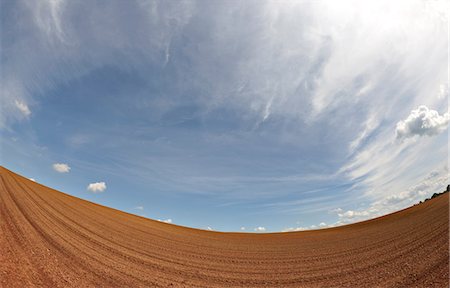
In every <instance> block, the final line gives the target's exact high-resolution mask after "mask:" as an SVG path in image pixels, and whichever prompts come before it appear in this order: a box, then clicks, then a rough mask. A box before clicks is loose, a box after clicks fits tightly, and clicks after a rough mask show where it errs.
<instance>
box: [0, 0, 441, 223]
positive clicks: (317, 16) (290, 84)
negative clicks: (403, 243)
mask: <svg viewBox="0 0 450 288" xmlns="http://www.w3.org/2000/svg"><path fill="white" fill-rule="evenodd" d="M336 2H337V1H292V2H291V1H285V2H279V1H264V2H260V1H245V2H242V1H177V2H175V1H169V2H167V1H143V0H142V1H108V3H107V4H106V3H105V2H102V1H85V2H73V1H66V0H52V1H50V0H48V1H45V0H43V1H2V2H1V5H2V7H1V13H2V15H1V16H2V17H1V47H2V52H1V66H2V70H1V72H2V73H1V76H0V77H1V83H2V88H1V89H2V90H1V100H0V101H1V103H0V104H1V112H2V113H1V114H0V135H1V140H0V141H1V142H0V145H1V146H0V148H1V150H0V152H1V155H0V156H1V158H0V160H1V164H2V165H3V166H5V167H7V168H9V169H11V170H13V171H15V172H18V173H20V174H22V175H24V176H26V177H29V178H33V179H35V180H36V181H37V182H39V183H42V184H45V185H47V186H50V187H53V188H55V189H58V190H61V191H63V192H66V193H69V194H72V195H74V196H77V197H81V198H83V199H87V200H90V201H94V202H96V203H100V204H103V205H107V206H110V207H113V208H117V209H120V210H123V211H127V212H130V213H134V214H138V215H144V216H145V217H149V218H152V219H160V220H165V221H168V220H169V219H170V221H171V222H172V223H175V224H179V225H185V226H191V227H197V228H202V229H207V228H208V227H209V228H212V229H214V230H219V231H246V232H255V231H256V232H274V231H292V230H304V229H314V228H322V227H329V226H335V225H342V224H346V223H352V222H355V221H361V220H364V219H368V218H372V217H376V216H379V215H383V214H386V213H388V212H391V211H395V210H398V209H401V208H404V207H407V206H409V205H411V204H413V203H416V202H418V201H420V200H422V199H424V198H425V197H428V196H429V195H431V194H432V193H434V192H439V191H441V190H442V189H444V187H445V185H446V183H447V182H448V129H447V127H448V122H449V120H450V116H449V113H448V15H447V10H448V9H447V8H448V7H447V6H448V3H446V2H445V1H396V2H395V3H390V2H392V1H364V3H361V1H339V3H336ZM91 184H92V185H91Z"/></svg>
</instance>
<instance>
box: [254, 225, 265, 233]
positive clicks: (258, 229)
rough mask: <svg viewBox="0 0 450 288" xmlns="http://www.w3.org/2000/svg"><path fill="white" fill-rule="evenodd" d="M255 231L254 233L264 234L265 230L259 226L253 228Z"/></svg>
mask: <svg viewBox="0 0 450 288" xmlns="http://www.w3.org/2000/svg"><path fill="white" fill-rule="evenodd" d="M255 231H256V232H265V231H266V228H265V227H261V226H259V227H256V228H255Z"/></svg>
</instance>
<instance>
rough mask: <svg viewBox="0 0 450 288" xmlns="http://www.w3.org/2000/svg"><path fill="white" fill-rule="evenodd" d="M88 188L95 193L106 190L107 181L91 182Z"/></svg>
mask: <svg viewBox="0 0 450 288" xmlns="http://www.w3.org/2000/svg"><path fill="white" fill-rule="evenodd" d="M87 190H89V191H91V192H93V193H101V192H103V191H105V190H106V183H105V182H96V183H90V184H89V185H88V187H87Z"/></svg>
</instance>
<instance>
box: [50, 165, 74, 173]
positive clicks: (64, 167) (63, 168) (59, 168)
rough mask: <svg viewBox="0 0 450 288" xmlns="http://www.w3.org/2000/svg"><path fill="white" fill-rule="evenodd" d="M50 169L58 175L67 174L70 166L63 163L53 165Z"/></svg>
mask: <svg viewBox="0 0 450 288" xmlns="http://www.w3.org/2000/svg"><path fill="white" fill-rule="evenodd" d="M52 167H53V170H55V171H56V172H59V173H68V172H69V171H70V166H69V165H67V164H64V163H55V164H53V165H52Z"/></svg>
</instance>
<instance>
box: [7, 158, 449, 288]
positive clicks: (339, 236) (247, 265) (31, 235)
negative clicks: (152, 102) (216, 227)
mask: <svg viewBox="0 0 450 288" xmlns="http://www.w3.org/2000/svg"><path fill="white" fill-rule="evenodd" d="M0 176H1V177H0V180H1V181H0V228H1V231H0V232H1V233H0V286H1V287H34V286H39V287H449V228H448V227H449V205H448V204H449V203H448V200H449V198H448V194H446V195H443V196H440V197H437V198H435V199H433V200H430V201H427V202H425V203H424V204H420V205H417V206H414V207H412V208H409V209H406V210H403V211H400V212H397V213H394V214H390V215H387V216H384V217H381V218H377V219H374V220H371V221H365V222H361V223H358V224H353V225H348V226H343V227H338V228H332V229H324V230H318V231H308V232H293V233H271V234H246V233H219V232H210V231H202V230H196V229H190V228H184V227H179V226H176V225H170V224H165V223H161V222H158V221H153V220H149V219H145V218H142V217H138V216H134V215H130V214H127V213H124V212H120V211H118V210H114V209H111V208H107V207H103V206H100V205H97V204H93V203H91V202H88V201H84V200H81V199H78V198H74V197H72V196H69V195H66V194H64V193H61V192H58V191H55V190H53V189H50V188H47V187H45V186H42V185H40V184H37V183H34V182H32V181H29V180H28V179H26V178H23V177H21V176H19V175H17V174H14V173H13V172H11V171H9V170H7V169H5V168H3V167H0Z"/></svg>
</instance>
